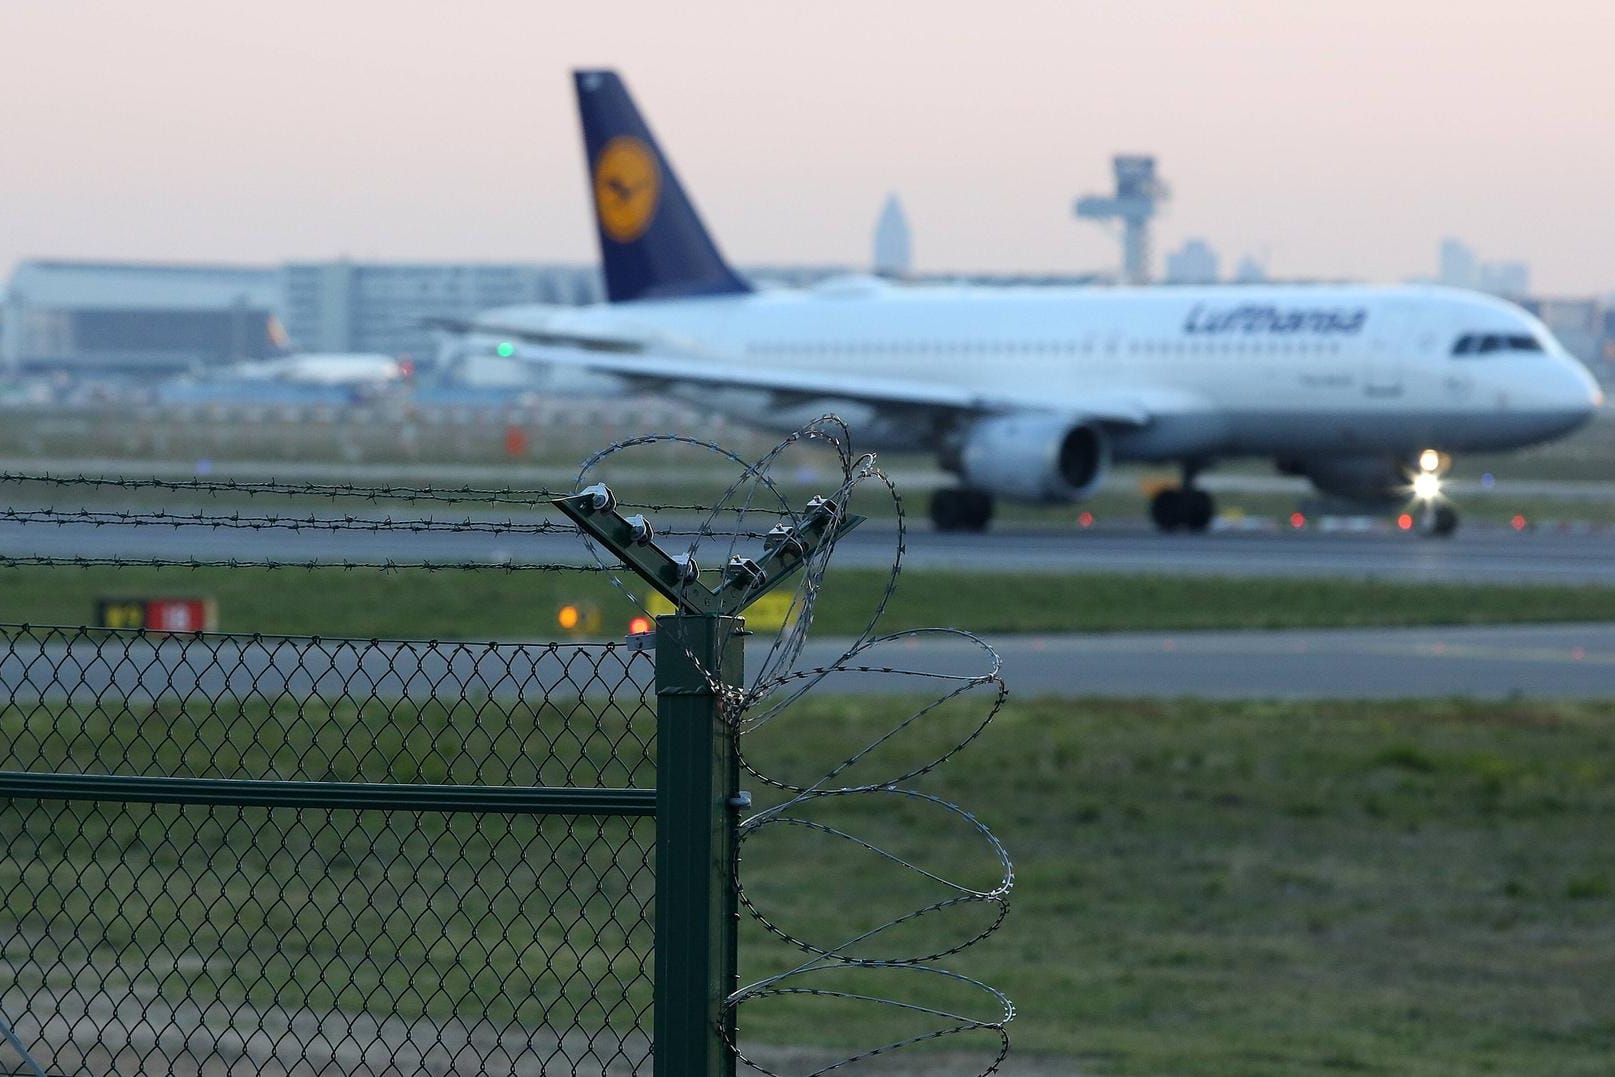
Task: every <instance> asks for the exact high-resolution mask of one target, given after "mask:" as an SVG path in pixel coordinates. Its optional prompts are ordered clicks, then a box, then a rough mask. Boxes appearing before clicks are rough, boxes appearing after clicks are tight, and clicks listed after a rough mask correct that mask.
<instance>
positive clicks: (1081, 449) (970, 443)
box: [955, 415, 1110, 502]
mask: <svg viewBox="0 0 1615 1077" xmlns="http://www.w3.org/2000/svg"><path fill="white" fill-rule="evenodd" d="M956 463H957V466H956V468H955V470H957V471H958V473H959V476H960V477H961V478H962V479H964V481H965V484H966V485H967V486H970V487H973V488H975V489H978V490H983V491H986V492H989V493H992V494H996V495H999V496H1002V497H1007V498H1011V499H1013V500H1016V501H1045V502H1047V501H1080V500H1081V499H1082V498H1085V497H1087V496H1088V495H1089V494H1091V493H1093V491H1094V490H1095V489H1096V488H1098V486H1099V484H1100V483H1101V482H1103V481H1104V478H1105V473H1106V471H1108V470H1109V469H1110V439H1109V438H1108V437H1107V436H1106V435H1105V431H1104V429H1103V428H1102V427H1100V426H1099V425H1098V424H1097V423H1092V422H1078V423H1073V422H1072V421H1071V420H1070V419H1065V418H1060V417H1058V416H1052V415H1004V416H1000V417H998V418H992V419H983V420H981V421H980V422H978V423H976V424H975V425H973V426H971V427H970V429H969V430H968V431H967V432H966V434H965V438H964V441H963V442H962V443H961V445H960V447H959V452H958V456H957V461H956Z"/></svg>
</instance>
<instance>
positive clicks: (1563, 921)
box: [743, 700, 1615, 1077]
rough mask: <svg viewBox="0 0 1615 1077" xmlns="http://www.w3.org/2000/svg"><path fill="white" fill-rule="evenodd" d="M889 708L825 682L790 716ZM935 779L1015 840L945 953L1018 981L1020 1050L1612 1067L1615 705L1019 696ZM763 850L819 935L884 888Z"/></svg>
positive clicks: (866, 1032) (1550, 1070) (782, 896)
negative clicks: (981, 914)
mask: <svg viewBox="0 0 1615 1077" xmlns="http://www.w3.org/2000/svg"><path fill="white" fill-rule="evenodd" d="M889 720H890V715H889V714H887V715H886V716H885V717H884V718H883V716H882V712H881V710H880V706H879V705H878V704H870V703H865V702H863V701H830V702H826V703H821V704H819V705H817V706H815V707H814V708H813V710H812V712H811V714H810V715H803V716H802V720H801V722H800V723H799V725H798V726H797V728H798V729H799V730H807V729H813V730H818V731H821V735H822V736H823V737H824V738H826V739H837V738H840V737H842V736H849V735H856V734H863V735H873V733H875V732H876V731H878V730H880V729H882V728H884V726H883V722H889ZM941 739H945V738H941V737H940V735H939V741H940V740H941ZM815 745H816V741H815V739H814V738H811V737H803V738H799V739H792V738H782V739H779V740H777V741H776V742H775V748H776V750H775V751H774V752H773V753H772V757H771V758H772V761H773V762H774V763H775V765H782V766H790V765H800V764H799V760H798V757H799V756H801V755H803V754H805V753H812V752H814V751H815ZM916 747H920V746H916ZM920 787H921V788H924V789H928V790H930V791H933V792H936V793H939V794H941V795H944V796H946V797H948V798H950V799H954V800H957V801H958V802H959V803H961V804H963V805H964V806H966V807H969V808H972V809H974V810H977V811H979V812H980V813H981V815H982V817H983V818H984V820H985V821H986V822H987V823H988V824H990V825H991V826H992V827H993V828H994V829H995V831H996V832H997V833H998V834H999V835H1000V836H1001V837H1002V839H1003V840H1004V842H1005V843H1006V844H1007V845H1008V846H1009V849H1010V851H1011V853H1012V855H1013V856H1014V857H1015V860H1016V887H1015V891H1014V893H1013V895H1012V899H1011V913H1010V916H1009V919H1008V920H1007V921H1006V923H1005V926H1004V928H1003V930H1002V931H1001V933H1000V934H999V935H997V936H995V937H993V938H992V939H991V940H989V941H988V942H987V943H985V944H983V945H981V946H979V947H977V948H975V949H973V950H971V951H967V952H966V953H965V954H964V955H962V956H961V957H960V958H958V959H956V961H957V967H960V968H962V969H964V970H966V971H969V972H970V973H972V974H973V975H976V976H979V977H980V978H982V979H984V980H985V981H986V982H988V983H990V984H993V985H995V986H998V987H1000V988H1003V989H1005V990H1007V991H1008V993H1009V994H1010V995H1011V996H1012V997H1013V998H1014V999H1015V1001H1016V1004H1017V1006H1018V1007H1019V1011H1020V1012H1019V1016H1018V1017H1017V1018H1016V1020H1015V1023H1014V1024H1013V1025H1012V1032H1013V1034H1014V1039H1015V1043H1016V1050H1017V1051H1018V1052H1027V1053H1031V1054H1044V1055H1051V1056H1057V1057H1060V1058H1064V1059H1066V1060H1067V1063H1066V1065H1065V1066H1064V1067H1062V1066H1061V1065H1051V1066H1050V1067H1049V1071H1050V1072H1062V1071H1070V1072H1078V1073H1085V1074H1086V1073H1092V1074H1129V1075H1144V1074H1150V1075H1162V1077H1168V1075H1170V1077H1181V1075H1185V1074H1195V1075H1197V1077H1221V1075H1226V1077H1265V1075H1273V1077H1278V1075H1308V1074H1315V1075H1319V1077H1323V1075H1329V1074H1339V1073H1365V1074H1386V1075H1398V1077H1408V1075H1411V1077H1421V1075H1429V1077H1436V1075H1448V1074H1455V1073H1464V1074H1482V1073H1495V1074H1511V1075H1523V1074H1544V1075H1549V1074H1551V1075H1555V1077H1563V1075H1572V1074H1585V1075H1589V1077H1590V1075H1592V1074H1605V1073H1608V1072H1609V1065H1610V1061H1609V1060H1610V1058H1611V1056H1612V1052H1615V992H1611V991H1610V989H1609V984H1610V979H1609V978H1610V970H1611V969H1612V968H1615V852H1612V847H1611V845H1610V842H1609V826H1610V822H1611V820H1612V818H1615V704H1609V703H1599V704H1575V703H1560V704H1524V703H1520V704H1499V705H1477V704H1471V703H1464V702H1458V701H1452V702H1433V703H1404V704H1392V705H1377V704H1376V705H1370V704H1351V703H1337V704H1305V705H1280V704H1254V703H1197V702H1193V701H1188V702H1174V703H1155V702H1125V701H1106V702H1097V701H1082V700H1036V701H1021V702H1013V701H1012V703H1011V705H1010V706H1009V707H1008V709H1007V710H1006V711H1005V712H1004V713H1003V714H1002V716H1001V717H1000V719H999V721H998V723H997V724H996V725H995V726H993V727H992V728H991V729H990V730H989V732H988V734H987V735H986V736H985V737H984V738H983V739H982V740H981V741H979V742H978V743H977V744H976V745H974V746H972V747H971V749H970V750H969V751H967V752H966V753H964V754H963V755H961V756H960V757H959V758H958V759H957V760H956V761H955V762H954V763H952V764H951V765H949V766H947V767H945V768H944V769H943V770H942V771H940V772H938V773H936V774H935V775H933V776H931V777H929V778H927V779H924V780H922V782H921V783H920ZM917 819H921V820H923V816H915V815H913V814H911V813H901V814H899V813H891V812H881V811H873V812H871V813H870V814H869V815H868V817H867V818H866V819H864V820H863V826H862V827H860V828H858V833H859V834H860V835H869V836H871V837H873V838H875V839H876V840H877V841H879V842H881V843H889V844H890V845H891V846H893V847H895V848H898V849H901V850H905V851H913V850H915V849H916V847H919V848H921V849H924V848H926V847H927V842H928V841H935V840H936V838H937V837H938V835H939V834H940V833H942V831H921V832H920V833H918V834H916V833H915V827H916V825H918V824H917V822H916V820H917ZM930 848H932V849H933V852H932V853H931V855H930V857H929V858H928V859H927V861H926V863H927V865H928V866H930V865H935V864H938V863H947V862H949V861H948V858H947V854H946V852H943V853H940V854H939V853H937V852H936V851H934V850H935V846H934V845H932V846H930ZM953 848H957V845H956V844H947V843H945V844H944V845H943V849H944V850H947V849H953ZM746 856H747V860H746V866H747V870H748V871H749V872H751V873H752V875H753V876H755V877H757V878H760V879H767V880H769V882H768V883H767V884H766V890H767V892H768V893H769V894H770V895H771V896H772V898H773V899H774V900H775V902H776V903H777V905H778V909H777V915H779V916H781V917H782V918H787V919H789V920H790V922H792V923H793V924H797V925H800V930H801V931H803V932H804V933H806V934H809V936H810V937H814V936H813V933H814V932H817V933H818V935H817V936H816V937H821V938H822V937H827V936H833V935H834V933H835V932H836V931H837V930H838V929H842V930H844V927H843V925H842V924H841V923H839V922H838V917H840V916H845V915H847V914H846V913H845V912H844V911H843V910H855V909H859V908H861V907H862V905H863V903H865V902H871V901H873V902H880V901H881V900H882V899H881V897H880V895H879V894H872V893H868V892H866V891H868V890H870V889H871V888H870V887H869V886H865V885H863V884H861V883H860V881H859V880H858V879H857V878H856V877H847V876H843V877H842V878H840V879H836V880H834V881H830V880H827V879H826V878H825V869H824V867H823V865H822V864H820V863H818V862H815V861H812V860H808V859H805V858H803V857H802V856H800V855H799V852H798V850H795V849H792V848H782V849H780V850H778V852H777V853H776V855H773V856H770V855H769V847H768V845H767V843H766V842H765V841H764V840H761V839H759V840H758V841H755V842H752V843H748V847H747V853H746ZM979 860H980V857H979V856H978V857H977V862H979ZM988 866H989V867H990V865H988ZM849 875H852V876H856V873H849ZM758 936H759V933H758V932H757V931H755V930H753V931H751V932H750V938H751V939H752V940H753V944H754V945H753V950H754V951H755V950H757V949H758V948H759V947H761V945H762V944H760V943H758V942H757V941H756V940H757V938H758ZM743 952H747V951H745V950H743ZM769 1016H770V1018H771V1020H773V1021H776V1022H777V1023H774V1024H765V1025H764V1026H763V1027H757V1024H756V1023H755V1022H753V1024H752V1025H751V1026H748V1027H749V1029H750V1031H751V1033H752V1034H753V1035H754V1036H756V1037H758V1038H759V1039H762V1040H765V1041H771V1042H791V1037H796V1038H800V1037H802V1036H803V1035H804V1033H807V1032H809V1031H811V1032H812V1034H813V1037H814V1039H815V1040H820V1041H824V1040H830V1039H834V1038H836V1037H837V1036H838V1034H840V1035H844V1036H845V1039H846V1042H851V1043H857V1042H862V1038H865V1037H867V1036H870V1035H878V1034H879V1030H878V1029H877V1028H876V1027H874V1025H873V1023H872V1022H868V1021H867V1017H866V1015H865V1014H864V1013H862V1011H860V1009H859V1008H857V1007H847V1008H845V1009H843V1010H841V1011H840V1012H837V1013H834V1014H833V1015H831V1014H828V1013H821V1014H819V1017H820V1021H819V1022H818V1023H816V1024H814V1025H812V1026H809V1027H808V1028H803V1027H801V1026H796V1027H793V1026H792V1025H791V1024H790V1023H789V1020H788V1019H787V1018H786V1017H785V1016H775V1015H769ZM833 1030H834V1031H833Z"/></svg>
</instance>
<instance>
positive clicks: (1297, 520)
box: [1290, 512, 1307, 531]
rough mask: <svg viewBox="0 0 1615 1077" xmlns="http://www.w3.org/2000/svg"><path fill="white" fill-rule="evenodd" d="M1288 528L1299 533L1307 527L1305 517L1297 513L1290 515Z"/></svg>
mask: <svg viewBox="0 0 1615 1077" xmlns="http://www.w3.org/2000/svg"><path fill="white" fill-rule="evenodd" d="M1290 526H1291V527H1293V528H1295V529H1296V530H1297V531H1299V530H1300V529H1301V528H1303V527H1305V526H1307V518H1306V516H1304V515H1303V514H1301V513H1299V512H1292V513H1290Z"/></svg>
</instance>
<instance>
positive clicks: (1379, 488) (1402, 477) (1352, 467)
mask: <svg viewBox="0 0 1615 1077" xmlns="http://www.w3.org/2000/svg"><path fill="white" fill-rule="evenodd" d="M1278 468H1279V470H1280V471H1282V472H1284V473H1285V474H1286V475H1304V476H1306V478H1307V479H1308V480H1309V481H1310V482H1311V483H1312V485H1313V486H1315V487H1317V488H1318V490H1319V491H1320V492H1322V493H1326V494H1333V495H1335V496H1336V497H1343V498H1346V499H1348V500H1351V501H1362V502H1367V503H1370V504H1388V503H1390V502H1393V501H1400V500H1403V499H1405V498H1406V497H1407V491H1408V475H1409V465H1408V463H1407V462H1406V461H1403V460H1400V459H1398V458H1396V457H1394V456H1330V457H1318V458H1314V459H1307V460H1280V461H1279V462H1278Z"/></svg>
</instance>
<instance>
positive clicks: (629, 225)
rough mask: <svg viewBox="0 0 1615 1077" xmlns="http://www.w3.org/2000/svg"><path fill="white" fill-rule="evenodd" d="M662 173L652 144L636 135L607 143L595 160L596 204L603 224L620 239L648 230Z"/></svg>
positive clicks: (620, 136) (611, 234)
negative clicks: (652, 151)
mask: <svg viewBox="0 0 1615 1077" xmlns="http://www.w3.org/2000/svg"><path fill="white" fill-rule="evenodd" d="M661 188H662V174H661V171H660V170H659V169H658V168H657V167H656V156H655V155H654V154H653V153H651V151H650V147H649V146H646V145H645V144H644V143H643V142H641V141H640V140H639V139H637V138H634V137H633V136H632V135H618V136H617V137H616V138H614V139H612V140H611V141H610V142H608V143H606V148H605V149H603V150H601V151H600V156H599V157H598V158H597V159H596V160H595V163H594V205H595V209H596V211H597V212H598V213H599V214H600V227H601V229H602V230H604V231H605V233H606V235H608V236H610V237H611V238H612V239H614V240H616V241H617V242H618V243H631V242H633V241H634V240H636V239H638V238H639V237H640V236H642V235H644V234H645V229H647V228H649V227H650V222H651V218H653V217H655V216H656V203H657V200H658V198H659V196H660V195H661Z"/></svg>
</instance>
